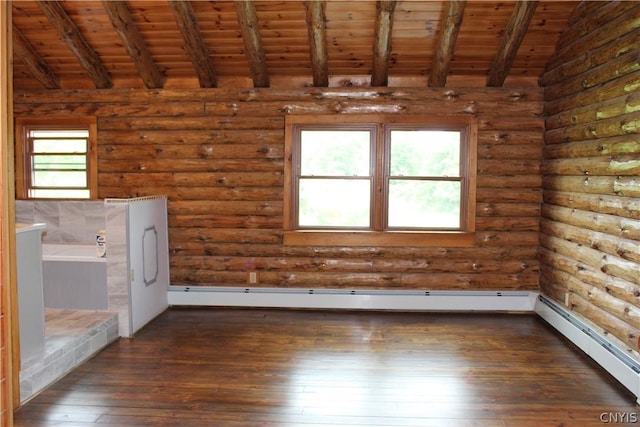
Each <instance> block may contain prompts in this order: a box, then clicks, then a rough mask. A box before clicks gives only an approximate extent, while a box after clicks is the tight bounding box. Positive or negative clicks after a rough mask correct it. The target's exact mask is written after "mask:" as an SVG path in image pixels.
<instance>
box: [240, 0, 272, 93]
mask: <svg viewBox="0 0 640 427" xmlns="http://www.w3.org/2000/svg"><path fill="white" fill-rule="evenodd" d="M234 4H235V6H236V14H237V15H238V24H239V25H240V33H241V34H242V41H243V42H244V48H245V53H246V55H247V60H248V61H249V69H250V71H251V76H252V77H253V85H254V86H255V87H269V71H268V70H267V58H266V56H265V52H264V47H263V46H262V39H261V38H260V27H259V24H258V14H257V13H256V6H255V4H254V2H253V1H250V0H234Z"/></svg>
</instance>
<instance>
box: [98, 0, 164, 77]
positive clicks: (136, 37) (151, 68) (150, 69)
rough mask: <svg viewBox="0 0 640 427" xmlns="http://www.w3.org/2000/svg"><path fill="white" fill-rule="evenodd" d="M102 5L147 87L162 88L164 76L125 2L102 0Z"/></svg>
mask: <svg viewBox="0 0 640 427" xmlns="http://www.w3.org/2000/svg"><path fill="white" fill-rule="evenodd" d="M102 6H103V7H104V9H105V11H106V12H107V15H108V16H109V19H110V20H111V24H112V25H113V28H114V29H115V30H116V32H117V33H118V35H119V36H120V38H121V39H122V42H123V43H124V46H125V48H126V49H127V53H128V54H129V56H130V57H131V60H132V61H133V63H134V65H135V66H136V68H137V70H138V72H139V73H140V76H141V77H142V81H143V82H144V84H145V86H146V87H147V89H159V88H162V86H163V84H164V76H163V75H162V73H161V72H160V70H159V69H158V67H157V66H156V64H155V62H154V60H153V57H152V56H151V53H150V52H149V49H148V48H147V44H146V43H145V41H144V39H143V38H142V36H141V35H140V32H139V31H138V27H137V26H136V24H135V22H134V20H133V17H132V16H131V12H129V9H128V8H127V4H126V3H125V2H123V1H108V0H103V2H102Z"/></svg>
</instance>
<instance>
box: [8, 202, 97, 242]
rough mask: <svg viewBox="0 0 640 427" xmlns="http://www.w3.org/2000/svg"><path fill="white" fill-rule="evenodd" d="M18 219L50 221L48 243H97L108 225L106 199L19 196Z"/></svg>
mask: <svg viewBox="0 0 640 427" xmlns="http://www.w3.org/2000/svg"><path fill="white" fill-rule="evenodd" d="M16 222H24V223H35V222H44V223H45V224H47V231H46V233H45V234H44V236H43V241H44V242H45V243H91V244H92V243H95V241H96V233H97V232H98V231H99V230H104V229H105V227H106V217H105V208H104V202H103V201H102V200H93V201H86V202H82V201H77V202H70V201H49V200H42V201H30V200H16Z"/></svg>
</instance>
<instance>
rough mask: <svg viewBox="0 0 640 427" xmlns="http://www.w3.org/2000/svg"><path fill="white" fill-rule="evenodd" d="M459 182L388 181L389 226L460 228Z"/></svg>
mask: <svg viewBox="0 0 640 427" xmlns="http://www.w3.org/2000/svg"><path fill="white" fill-rule="evenodd" d="M460 190H461V185H460V182H458V181H454V182H451V181H418V180H411V181H409V180H397V179H393V180H391V181H390V182H389V227H417V228H447V229H458V228H460V197H461V192H460Z"/></svg>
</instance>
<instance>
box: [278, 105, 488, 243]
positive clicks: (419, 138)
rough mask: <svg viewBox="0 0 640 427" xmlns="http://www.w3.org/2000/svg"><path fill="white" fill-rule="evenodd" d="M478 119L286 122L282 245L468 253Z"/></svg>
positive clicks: (295, 119) (360, 118)
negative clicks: (431, 248) (457, 249)
mask: <svg viewBox="0 0 640 427" xmlns="http://www.w3.org/2000/svg"><path fill="white" fill-rule="evenodd" d="M476 134H477V125H476V123H475V120H474V119H472V118H467V117H447V118H442V119H437V118H433V117H422V116H405V117H402V118H401V117H396V116H394V117H387V116H375V117H372V116H338V117H334V116H324V117H323V116H319V117H313V118H309V117H303V116H289V117H287V126H286V147H285V150H286V158H287V162H286V166H285V200H284V205H285V224H284V231H285V244H337V245H340V244H346V245H380V246H395V245H407V246H411V245H415V246H432V245H433V246H435V245H437V246H445V245H451V246H470V245H472V244H473V232H474V230H475V176H476V153H475V149H476V148H475V147H476V141H475V140H476Z"/></svg>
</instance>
